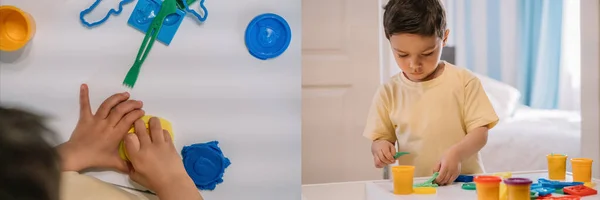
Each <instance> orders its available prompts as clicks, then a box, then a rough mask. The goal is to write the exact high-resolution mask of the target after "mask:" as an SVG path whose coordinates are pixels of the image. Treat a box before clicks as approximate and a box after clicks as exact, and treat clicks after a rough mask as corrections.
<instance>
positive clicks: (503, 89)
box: [473, 73, 521, 120]
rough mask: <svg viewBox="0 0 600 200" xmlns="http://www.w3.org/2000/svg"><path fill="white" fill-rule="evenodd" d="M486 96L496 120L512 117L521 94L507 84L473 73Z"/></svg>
mask: <svg viewBox="0 0 600 200" xmlns="http://www.w3.org/2000/svg"><path fill="white" fill-rule="evenodd" d="M473 74H475V76H476V77H477V78H479V81H480V82H481V85H482V87H483V90H484V91H485V93H486V94H487V96H488V98H489V99H490V102H491V103H492V106H493V107H494V110H495V111H496V114H497V115H498V118H500V119H501V120H502V119H506V118H510V117H512V116H513V114H514V112H515V110H516V108H517V106H518V105H519V104H520V103H519V100H520V99H521V92H520V91H519V90H517V89H516V88H514V87H512V86H511V85H509V84H506V83H503V82H500V81H497V80H495V79H493V78H490V77H487V76H484V75H481V74H478V73H473Z"/></svg>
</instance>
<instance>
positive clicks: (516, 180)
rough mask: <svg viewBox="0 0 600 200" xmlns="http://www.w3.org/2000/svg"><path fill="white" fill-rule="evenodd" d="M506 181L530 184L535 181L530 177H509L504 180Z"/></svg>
mask: <svg viewBox="0 0 600 200" xmlns="http://www.w3.org/2000/svg"><path fill="white" fill-rule="evenodd" d="M504 183H506V184H507V185H530V184H532V183H533V181H531V180H530V179H528V178H509V179H506V180H504Z"/></svg>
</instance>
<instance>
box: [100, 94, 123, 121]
mask: <svg viewBox="0 0 600 200" xmlns="http://www.w3.org/2000/svg"><path fill="white" fill-rule="evenodd" d="M127 99H129V93H126V92H125V93H118V94H113V95H112V96H110V97H108V99H106V100H104V102H102V104H100V107H99V108H98V111H97V112H96V117H97V118H98V119H106V117H108V114H109V113H110V110H111V109H112V108H114V107H115V106H117V104H119V103H121V102H123V101H126V100H127Z"/></svg>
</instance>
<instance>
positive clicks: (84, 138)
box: [58, 84, 144, 173]
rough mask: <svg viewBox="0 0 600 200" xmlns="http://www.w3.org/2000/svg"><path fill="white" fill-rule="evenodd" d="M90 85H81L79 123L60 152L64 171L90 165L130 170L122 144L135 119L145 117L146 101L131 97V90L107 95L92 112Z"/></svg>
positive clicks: (83, 168) (84, 167) (80, 168)
mask: <svg viewBox="0 0 600 200" xmlns="http://www.w3.org/2000/svg"><path fill="white" fill-rule="evenodd" d="M88 90H89V89H88V87H87V85H85V84H83V85H81V88H80V95H79V104H80V116H79V122H78V123H77V126H76V127H75V130H74V131H73V134H72V135H71V138H69V141H67V142H65V143H63V144H61V145H60V146H59V147H58V151H59V153H60V155H61V159H62V170H63V171H81V170H85V169H87V168H111V169H116V170H118V171H121V172H124V173H127V172H128V171H129V166H128V165H127V162H125V161H124V160H122V159H121V158H120V157H119V153H118V149H119V143H120V142H121V140H122V139H123V137H124V136H125V135H126V134H127V132H128V130H129V129H130V127H131V126H132V125H133V122H135V120H137V119H139V118H141V117H142V116H144V111H143V110H142V109H141V108H142V102H141V101H136V100H132V99H129V94H128V93H119V94H114V95H112V96H111V97H109V98H107V99H106V100H105V101H104V102H103V103H102V105H100V108H98V111H97V112H96V113H95V114H92V110H91V107H90V100H89V91H88Z"/></svg>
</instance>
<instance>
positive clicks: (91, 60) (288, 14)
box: [0, 0, 301, 200]
mask: <svg viewBox="0 0 600 200" xmlns="http://www.w3.org/2000/svg"><path fill="white" fill-rule="evenodd" d="M92 2H93V1H92V0H48V1H23V0H2V3H1V4H12V5H16V6H18V7H20V8H22V9H23V10H25V11H27V12H29V13H31V14H32V15H33V17H34V18H35V20H36V22H37V35H35V38H34V39H33V41H32V43H31V45H30V46H28V47H27V48H26V50H25V51H23V52H21V53H22V55H20V57H18V56H19V55H17V54H14V53H5V52H2V53H1V54H0V56H1V59H0V60H1V61H2V62H1V63H0V64H1V66H0V101H1V102H2V103H3V104H8V105H14V104H15V103H16V104H17V105H23V106H27V107H29V108H31V109H34V110H38V111H41V112H43V113H46V114H48V115H50V116H51V117H52V122H51V125H52V126H53V127H54V128H56V130H57V131H58V132H59V133H60V136H61V138H62V140H63V141H64V140H66V139H68V137H69V135H70V133H71V131H72V129H73V128H74V125H75V123H76V121H77V114H78V111H77V109H78V92H79V90H78V89H79V84H81V83H83V82H88V83H89V84H90V89H91V98H92V104H93V105H92V106H94V107H97V106H98V105H99V104H100V103H101V101H102V100H103V99H105V98H106V97H108V95H110V94H112V93H113V92H118V91H121V90H122V89H121V88H120V84H121V82H122V81H123V78H124V77H125V73H126V72H127V70H128V69H129V68H130V66H131V65H132V63H133V61H134V59H135V56H136V54H137V51H138V48H139V47H140V44H141V42H142V39H143V37H144V34H142V33H140V32H139V31H137V30H135V29H133V28H131V27H129V26H128V25H127V23H126V21H127V19H128V18H129V15H130V14H131V12H132V10H133V8H134V6H135V2H134V3H131V4H128V5H126V6H125V7H124V12H123V13H122V14H121V15H119V16H112V17H111V18H110V19H109V20H108V22H107V23H106V24H103V25H101V26H99V27H96V28H94V29H91V30H88V29H87V28H85V27H83V26H82V25H81V24H80V22H79V12H80V11H81V10H83V9H85V8H87V7H89V5H91V3H92ZM103 2H106V3H110V2H116V1H113V0H111V1H103ZM115 5H116V4H115ZM205 5H206V7H207V8H208V10H209V16H208V19H207V21H206V23H205V24H203V25H197V23H196V22H195V21H194V18H193V17H192V16H191V15H190V16H188V17H186V19H185V21H184V22H183V23H182V24H181V27H179V31H178V33H177V35H176V37H175V38H174V40H173V42H172V43H171V45H170V46H169V47H165V46H164V45H162V44H160V43H158V42H157V43H156V44H155V45H154V48H153V49H152V52H151V53H150V55H149V56H148V59H147V60H146V62H145V64H144V66H143V67H142V71H141V74H140V77H139V79H138V82H137V84H136V87H135V88H134V90H133V91H132V97H133V98H136V99H140V100H142V101H144V106H145V110H146V113H147V114H151V115H156V116H161V117H164V118H166V119H168V120H170V121H171V122H172V123H173V130H174V134H175V143H176V146H177V148H178V149H179V150H181V148H182V147H183V146H184V145H190V144H193V143H200V142H208V141H211V140H218V141H219V142H220V147H221V148H222V150H223V152H224V154H225V156H227V157H229V158H230V159H231V162H232V165H231V166H230V167H229V168H228V169H227V170H226V173H225V177H224V179H225V181H224V183H222V184H221V185H219V186H217V188H216V190H215V191H212V192H203V195H204V197H205V198H206V199H235V198H239V197H244V199H260V200H265V199H293V198H298V199H299V198H300V188H299V187H298V184H299V183H300V172H301V169H300V166H301V163H300V162H301V160H300V142H301V141H300V120H301V118H300V114H301V113H300V112H301V110H300V106H301V104H300V100H301V99H300V95H301V90H300V83H301V68H300V61H301V60H300V56H301V55H300V33H301V27H300V26H301V24H300V14H301V13H300V1H299V0H286V1H283V0H246V1H244V3H239V2H238V1H234V0H229V1H212V0H208V1H206V2H205ZM194 8H197V7H194ZM266 12H274V13H277V14H279V15H281V16H282V17H284V18H285V19H286V20H287V21H288V23H289V24H290V26H291V30H292V42H291V44H290V46H289V48H288V49H287V51H286V52H285V53H284V54H282V55H281V56H280V57H278V58H276V59H273V60H270V61H260V60H258V59H255V58H254V57H252V56H251V55H250V54H249V53H248V52H247V50H246V48H245V46H244V31H245V29H246V26H247V24H248V23H249V22H250V20H252V18H254V17H255V16H257V15H259V14H262V13H266ZM16 57H18V58H16ZM17 102H18V103H17ZM91 174H92V175H94V176H96V177H98V178H100V179H102V180H105V181H109V182H112V183H115V184H119V185H125V186H130V182H129V181H128V178H127V177H126V176H124V175H120V174H117V173H113V172H101V173H91Z"/></svg>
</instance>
